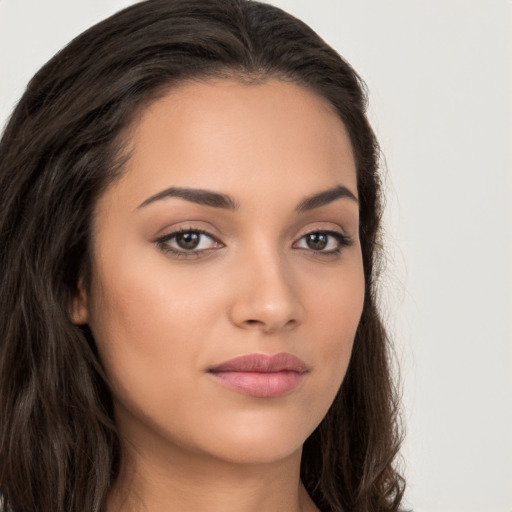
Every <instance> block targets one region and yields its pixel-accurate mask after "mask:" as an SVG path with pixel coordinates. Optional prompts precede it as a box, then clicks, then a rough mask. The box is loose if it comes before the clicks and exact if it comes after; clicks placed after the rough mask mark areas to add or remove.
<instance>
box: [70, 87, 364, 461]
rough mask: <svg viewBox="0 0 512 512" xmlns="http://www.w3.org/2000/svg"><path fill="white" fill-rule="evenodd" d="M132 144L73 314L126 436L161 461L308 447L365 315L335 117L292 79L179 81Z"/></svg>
mask: <svg viewBox="0 0 512 512" xmlns="http://www.w3.org/2000/svg"><path fill="white" fill-rule="evenodd" d="M129 150H130V157H129V160H128V163H127V164H126V170H125V173H124V174H123V176H122V177H121V178H120V179H119V180H118V181H116V182H115V183H114V184H112V185H111V186H110V187H109V188H108V189H107V190H106V192H105V193H104V194H103V195H102V197H101V198H100V199H99V201H98V203H97V205H96V210H95V218H94V225H93V233H94V237H93V247H92V255H93V271H92V280H91V283H90V287H89V288H88V292H87V293H86V292H85V291H84V290H82V291H81V293H80V295H79V297H78V298H77V300H76V303H75V305H74V313H73V319H74V321H75V322H77V323H81V322H87V323H88V324H89V325H90V327H91V330H92V333H93V335H94V338H95V340H96V343H97V346H98V351H99V354H100V357H101V359H102V362H103V364H104V367H105V370H106V372H107V374H108V376H109V378H110V380H111V385H112V391H113V396H114V404H115V414H116V421H117V423H118V426H119V430H120V432H121V435H122V436H123V437H124V439H125V440H126V441H128V442H129V443H131V445H133V446H135V448H136V449H137V450H139V452H143V451H147V450H153V451H154V454H157V455H158V456H159V455H162V456H163V454H164V453H165V454H166V455H168V454H169V453H174V454H176V456H177V454H186V453H189V454H194V455H195V456H200V457H214V458H216V459H219V458H220V459H223V460H227V461H232V462H238V463H248V462H253V463H254V462H271V461H274V460H278V459H282V458H285V457H287V456H291V455H292V454H297V453H300V449H301V446H302V443H303V442H304V441H305V439H306V438H307V437H308V436H309V434H310V433H311V432H312V431H313V430H314V429H315V427H316V426H317V425H318V424H319V422H320V421H321V420H322V418H323V417H324V415H325V414H326V412H327V410H328V408H329V406H330V405H331V403H332V401H333V399H334V397H335V395H336V392H337V390H338V388H339V387H340V384H341V382H342V380H343V377H344V375H345V372H346V368H347V365H348V362H349V359H350V354H351V349H352V344H353V339H354V335H355V332H356V328H357V325H358V322H359V318H360V315H361V311H362V307H363V295H364V276H363V266H362V260H361V248H360V243H359V238H358V225H359V217H358V203H357V187H356V170H355V164H354V158H353V154H352V151H351V145H350V142H349V139H348V136H347V133H346V130H345V128H344V126H343V124H342V122H341V121H340V119H339V117H338V116H337V115H336V114H335V113H334V112H333V110H332V109H331V108H330V106H329V105H328V104H327V103H326V102H325V101H324V100H323V99H321V98H319V97H318V96H316V95H315V94H314V93H312V92H310V91H308V90H306V89H304V88H302V87H299V86H297V85H294V84H291V83H283V82H279V81H268V82H266V83H264V84H259V85H245V84H241V83H239V82H237V81H230V80H219V81H209V82H204V83H189V84H185V85H182V86H181V87H178V88H174V89H173V90H172V91H171V92H170V93H169V94H168V95H167V96H165V97H164V98H163V99H160V100H158V101H156V102H155V103H154V104H152V105H151V106H150V107H149V108H147V109H146V110H145V111H144V112H143V113H142V115H141V116H140V117H139V118H138V120H137V121H136V122H135V124H134V126H133V128H132V130H131V134H130V140H129ZM276 355H277V357H275V356H276ZM272 356H274V357H272Z"/></svg>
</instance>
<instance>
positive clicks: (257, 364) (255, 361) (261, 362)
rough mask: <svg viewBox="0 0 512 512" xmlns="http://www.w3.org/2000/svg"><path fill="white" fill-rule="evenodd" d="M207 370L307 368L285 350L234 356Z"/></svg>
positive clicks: (298, 370) (265, 370) (299, 371)
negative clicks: (272, 353)
mask: <svg viewBox="0 0 512 512" xmlns="http://www.w3.org/2000/svg"><path fill="white" fill-rule="evenodd" d="M209 371H210V372H212V373H220V372H252V373H277V372H284V371H289V372H297V373H306V372H307V371H309V368H308V366H307V365H306V363H305V362H304V361H302V359H299V358H298V357H296V356H294V355H292V354H288V353H286V352H280V353H279V354H274V355H266V354H247V355H244V356H239V357H235V358H233V359H229V360H227V361H224V362H223V363H221V364H219V365H217V366H214V367H212V368H210V369H209Z"/></svg>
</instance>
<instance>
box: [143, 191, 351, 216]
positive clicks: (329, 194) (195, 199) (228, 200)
mask: <svg viewBox="0 0 512 512" xmlns="http://www.w3.org/2000/svg"><path fill="white" fill-rule="evenodd" d="M169 197H178V198H180V199H185V200H186V201H190V202H192V203H196V204H200V205H203V206H211V207H213V208H225V209H227V210H237V209H238V208H239V205H238V203H237V202H236V201H235V200H234V199H233V198H232V197H230V196H228V195H227V194H222V193H220V192H212V191H210V190H203V189H197V188H182V187H169V188H166V189H165V190H162V191H161V192H158V193H157V194H154V195H152V196H151V197H148V198H147V199H146V200H145V201H143V202H142V203H141V204H140V205H139V206H138V207H137V209H138V208H143V207H145V206H147V205H149V204H151V203H154V202H155V201H160V200H162V199H167V198H169ZM343 198H348V199H351V200H353V201H355V202H356V203H357V202H358V200H357V197H356V196H355V195H354V194H353V193H352V192H351V191H350V190H349V189H348V188H347V187H345V186H343V185H338V186H336V187H333V188H330V189H328V190H324V191H323V192H319V193H318V194H314V195H312V196H309V197H306V198H305V199H303V200H302V201H301V202H300V203H299V204H298V205H297V207H296V208H295V211H296V212H298V213H304V212H307V211H310V210H314V209H315V208H320V207H321V206H325V205H327V204H329V203H332V202H333V201H336V200H337V199H343Z"/></svg>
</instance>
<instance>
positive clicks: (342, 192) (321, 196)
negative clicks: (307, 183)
mask: <svg viewBox="0 0 512 512" xmlns="http://www.w3.org/2000/svg"><path fill="white" fill-rule="evenodd" d="M343 198H347V199H350V200H352V201H355V202H356V203H359V201H358V199H357V197H356V196H355V195H354V193H353V192H351V191H350V190H349V189H348V188H347V187H344V186H343V185H338V186H336V187H333V188H330V189H328V190H324V191H323V192H319V193H318V194H314V195H312V196H309V197H306V198H305V199H303V200H302V201H301V202H300V203H299V204H298V205H297V207H296V208H295V211H296V212H298V213H304V212H307V211H309V210H314V209H315V208H320V207H321V206H325V205H326V204H329V203H332V202H333V201H336V200H337V199H343Z"/></svg>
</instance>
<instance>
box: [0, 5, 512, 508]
mask: <svg viewBox="0 0 512 512" xmlns="http://www.w3.org/2000/svg"><path fill="white" fill-rule="evenodd" d="M131 3H134V2H131V1H129V0H73V1H67V0H45V1H41V0H0V122H1V124H2V125H3V124H4V122H5V120H6V118H7V117H8V115H9V112H10V111H11V109H12V107H13V105H14V103H15V102H16V100H17V99H18V98H19V96H20V95H21V94H22V91H23V88H24V86H25V84H26V82H27V80H28V79H29V78H30V77H31V76H32V75H33V73H34V72H35V71H36V70H37V69H38V68H39V67H40V66H41V65H42V64H43V63H44V62H45V61H46V60H47V59H48V58H49V57H50V56H51V55H52V54H53V53H55V52H56V51H57V50H58V49H59V48H61V47H62V46H63V45H64V44H66V43H67V42H68V41H69V40H70V39H71V38H72V37H74V36H75V35H77V34H78V33H79V32H81V31H82V30H84V29H86V28H87V27H88V26H90V25H91V24H92V23H94V22H96V21H98V20H100V19H101V18H103V17H105V16H106V15H108V14H111V13H113V12H115V11H116V10H118V9H119V8H121V7H124V6H127V5H130V4H131ZM272 3H274V4H275V5H278V6H280V7H283V8H284V9H285V10H288V11H289V12H291V13H293V14H295V15H297V16H298V17H300V18H302V19H303V20H304V21H306V22H307V23H309V24H310V25H311V26H312V27H313V28H314V29H315V30H316V31H317V32H318V33H320V35H322V36H323V37H324V39H326V40H327V41H328V42H329V43H330V44H331V45H333V46H334V47H335V48H336V49H337V50H338V51H339V52H340V53H341V54H342V55H344V56H345V57H346V58H347V59H348V60H349V61H350V62H351V63H352V65H353V66H354V67H355V68H356V70H357V71H358V72H359V73H360V74H361V75H362V77H363V78H364V79H365V80H366V82H367V84H368V86H369V90H370V99H371V111H370V115H371V119H372V122H373V124H374V127H375V129H376V131H377V133H378V136H379V138H380V141H381V144H382V147H383V150H384V154H385V155H386V161H387V168H388V171H387V177H386V187H387V198H388V211H387V217H386V226H387V227H386V231H387V235H386V242H387V250H388V258H389V265H388V271H387V275H386V283H385V293H384V296H383V306H384V309H385V311H386V315H387V316H388V317H389V323H390V325H391V327H392V332H393V333H394V337H395V339H396V343H397V352H398V356H399V359H400V366H401V372H402V384H403V388H404V403H405V417H406V420H407V427H408V428H407V429H408V437H407V442H406V444H405V447H404V450H403V454H404V458H405V464H406V473H407V477H408V491H407V497H408V501H409V503H410V505H411V506H412V507H413V508H414V510H415V511H416V512H448V511H450V512H512V346H511V345H512V236H511V235H512V151H511V146H512V99H511V96H512V92H511V91H512V3H511V2H510V1H509V0H357V1H356V0H350V1H349V0H315V1H313V0H273V1H272Z"/></svg>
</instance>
